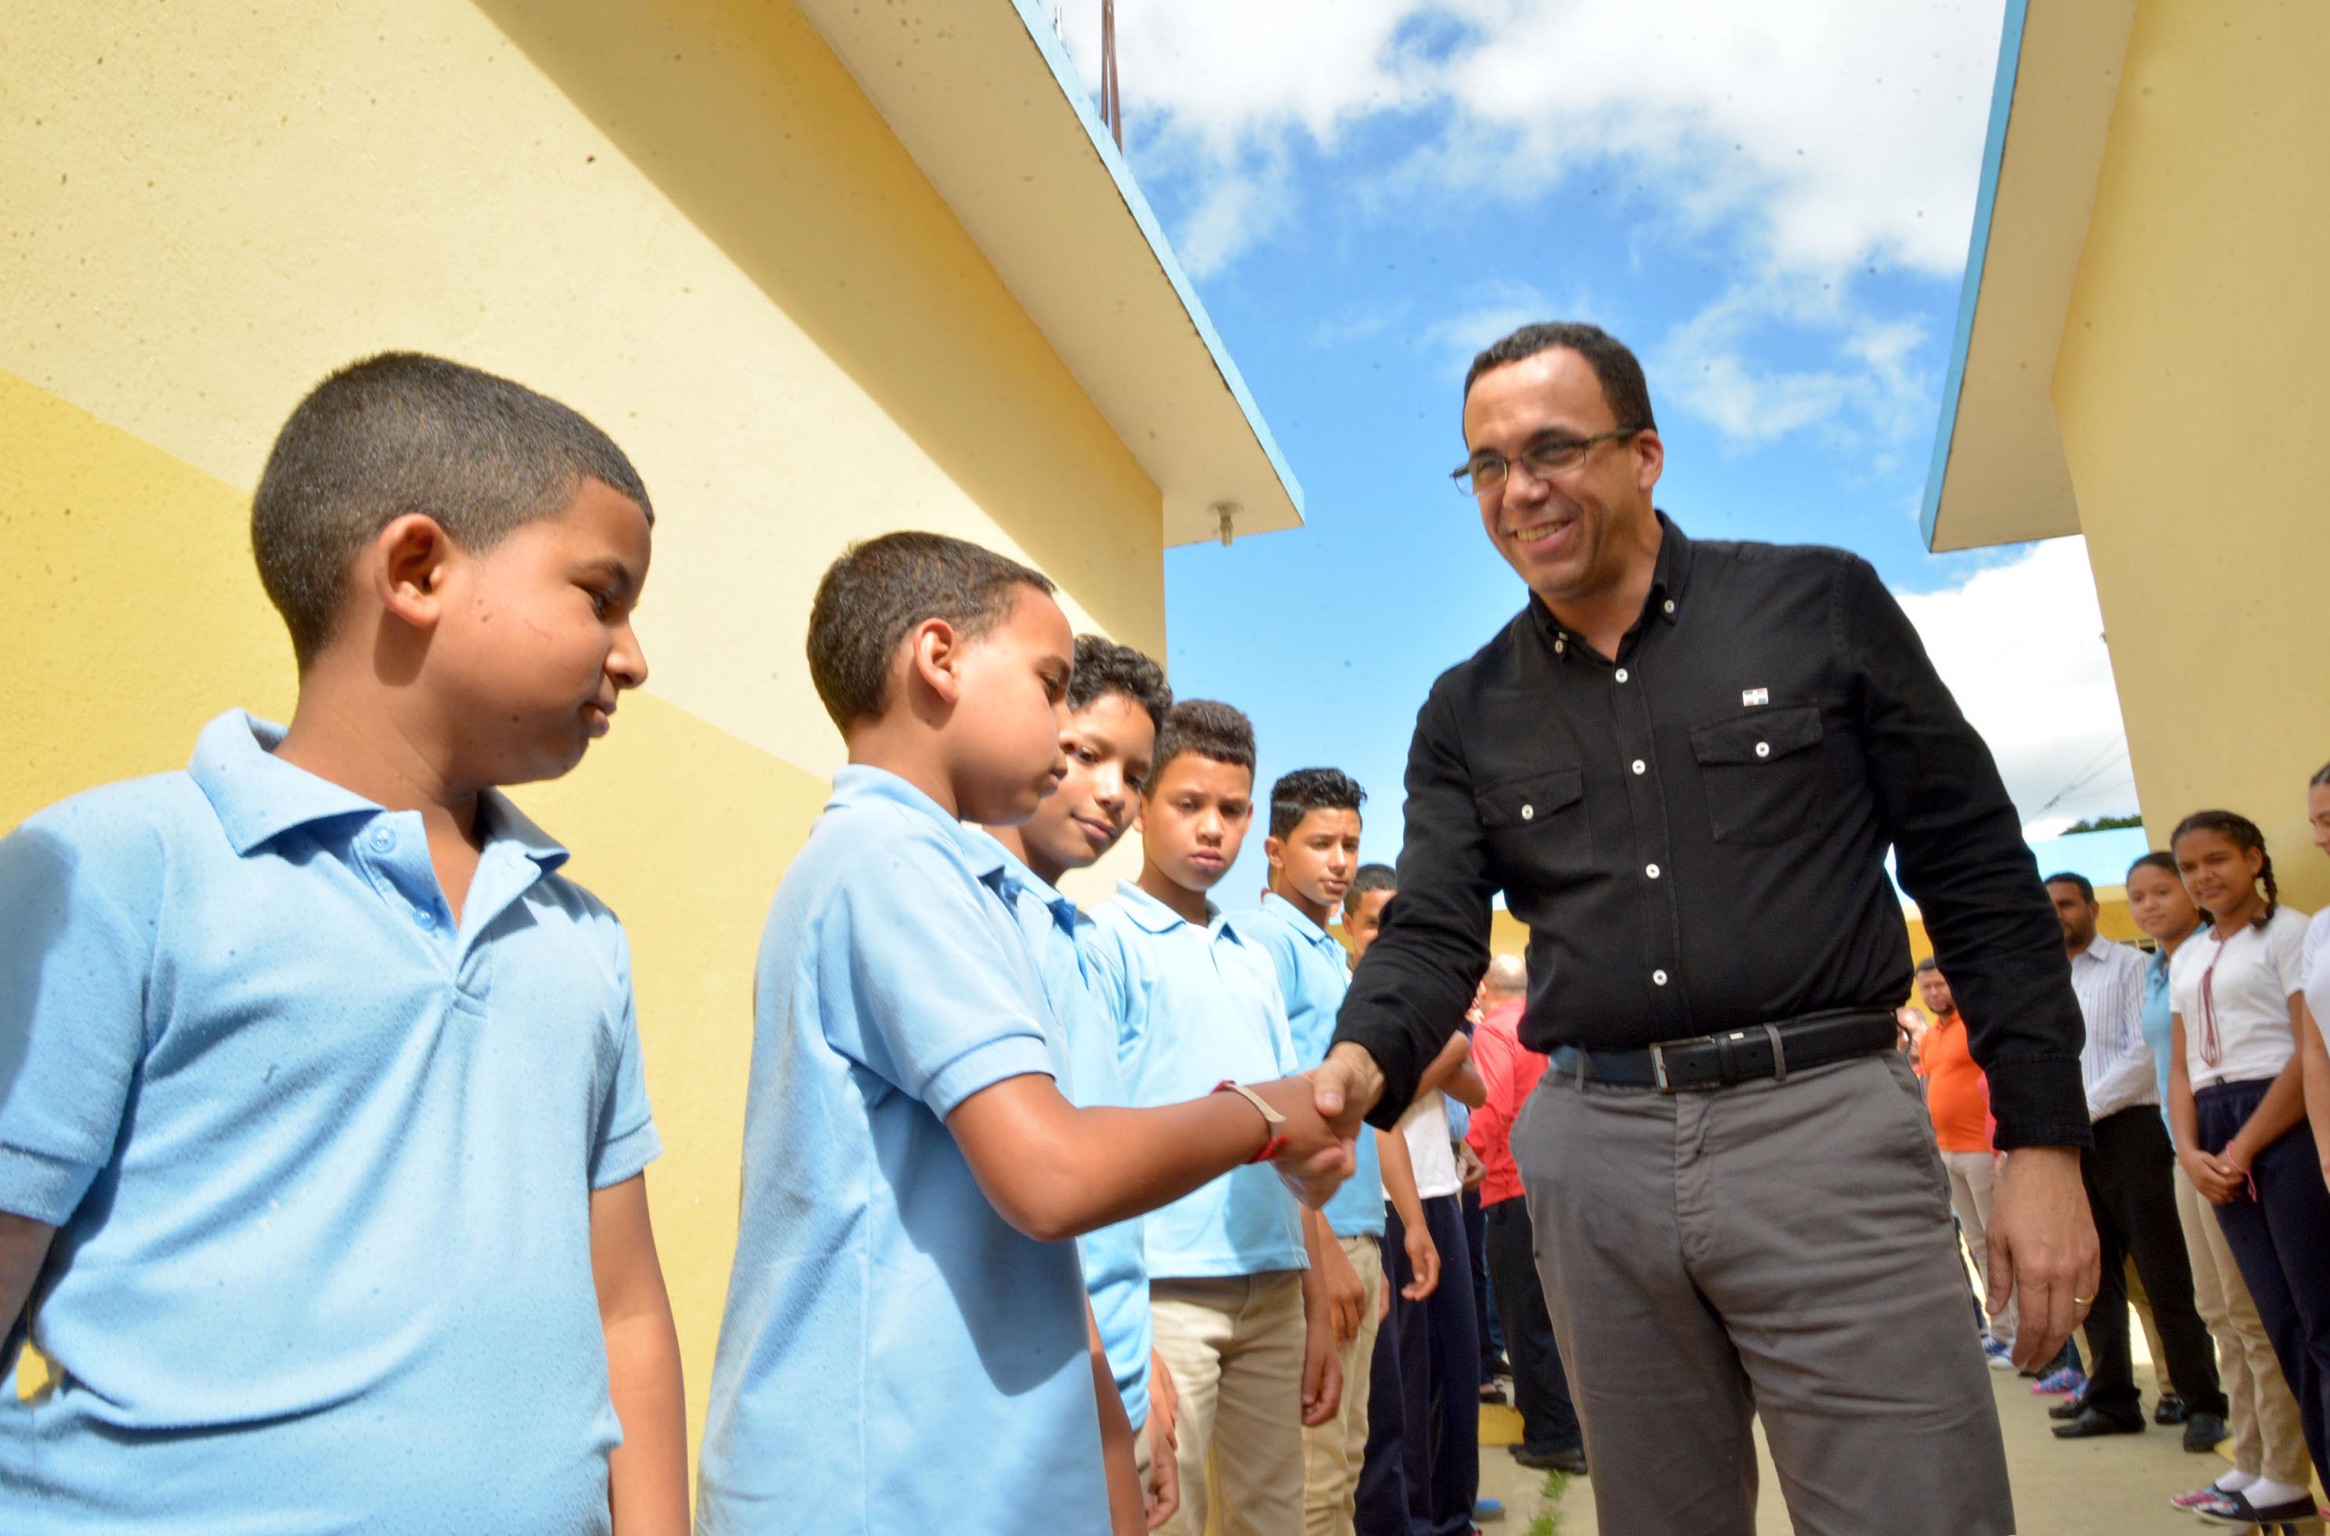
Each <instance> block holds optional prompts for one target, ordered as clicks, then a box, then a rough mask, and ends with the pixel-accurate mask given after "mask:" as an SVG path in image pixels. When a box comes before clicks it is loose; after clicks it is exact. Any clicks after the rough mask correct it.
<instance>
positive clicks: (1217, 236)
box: [1062, 0, 2001, 273]
mask: <svg viewBox="0 0 2330 1536" xmlns="http://www.w3.org/2000/svg"><path fill="white" fill-rule="evenodd" d="M1099 13H1100V5H1099V3H1098V0H1071V3H1069V4H1068V5H1067V7H1066V9H1065V10H1064V11H1063V13H1062V18H1063V21H1064V23H1065V32H1066V35H1067V38H1068V42H1069V45H1070V48H1071V50H1072V52H1074V54H1075V55H1076V57H1077V58H1078V60H1079V61H1080V65H1081V67H1082V68H1083V70H1084V72H1085V74H1086V77H1087V80H1088V81H1093V82H1096V81H1097V79H1098V68H1097V61H1098V55H1099ZM2000 14H2001V5H2000V0H1889V3H1886V4H1870V3H1869V0H1792V3H1790V4H1786V5H1779V6H1751V5H1741V4H1739V3H1737V0H1627V3H1625V4H1611V3H1609V0H1271V3H1270V4H1266V5H1254V4H1250V3H1246V0H1173V3H1171V4H1157V3H1150V4H1131V3H1128V4H1125V5H1122V6H1119V7H1118V13H1117V30H1118V59H1119V63H1120V66H1121V67H1120V77H1121V79H1122V80H1123V82H1124V84H1125V94H1126V120H1127V130H1128V133H1129V134H1130V135H1131V136H1132V137H1133V138H1134V140H1135V142H1136V143H1137V144H1138V145H1139V146H1140V147H1141V149H1142V153H1143V157H1144V162H1145V164H1147V163H1154V164H1155V165H1157V166H1159V167H1160V168H1161V169H1162V170H1163V171H1164V173H1165V174H1168V175H1171V174H1176V173H1180V172H1194V173H1198V174H1205V175H1209V176H1210V175H1215V174H1221V173H1224V172H1227V173H1229V174H1232V175H1235V176H1241V177H1242V176H1246V175H1248V174H1250V169H1251V165H1252V163H1253V158H1254V157H1255V156H1256V155H1258V154H1259V155H1260V156H1261V157H1262V158H1263V160H1264V161H1265V162H1267V161H1269V160H1270V159H1271V158H1273V157H1274V156H1277V155H1280V154H1283V153H1284V152H1285V150H1286V149H1287V147H1288V146H1290V145H1291V144H1292V143H1294V142H1295V141H1297V140H1298V139H1308V140H1309V141H1310V142H1311V143H1312V144H1314V145H1316V146H1318V147H1320V148H1322V149H1324V150H1328V151H1332V150H1334V149H1335V148H1336V147H1337V145H1338V143H1339V142H1340V141H1341V140H1342V138H1343V137H1344V135H1345V134H1346V133H1347V132H1348V130H1349V129H1350V128H1351V127H1352V126H1353V125H1354V124H1355V123H1358V122H1361V121H1363V120H1365V119H1368V118H1372V117H1377V116H1380V115H1383V114H1386V113H1418V114H1422V115H1423V116H1422V117H1421V118H1420V120H1421V121H1426V122H1428V123H1429V124H1430V125H1431V127H1430V133H1431V135H1432V136H1431V138H1430V140H1429V143H1428V145H1427V147H1426V148H1424V149H1423V150H1421V151H1420V152H1419V153H1418V154H1417V155H1416V156H1415V157H1414V158H1413V159H1412V161H1411V162H1410V165H1409V168H1408V169H1409V172H1410V174H1411V175H1415V176H1429V177H1430V178H1431V179H1433V180H1435V181H1438V182H1442V183H1450V182H1453V183H1456V184H1460V185H1473V186H1477V187H1479V188H1482V189H1484V190H1490V191H1492V192H1493V193H1494V194H1496V195H1534V194H1535V193H1537V192H1539V191H1542V190H1543V189H1545V188H1546V187H1548V186H1550V185H1552V184H1553V183H1554V182H1556V181H1558V180H1559V179H1560V178H1561V177H1563V176H1565V175H1568V174H1572V173H1576V172H1580V171H1584V170H1586V169H1588V168H1590V167H1594V166H1597V165H1611V164H1615V165H1616V166H1618V167H1619V168H1620V169H1622V170H1624V171H1625V172H1626V173H1627V174H1629V175H1631V176H1633V177H1636V178H1639V179H1640V180H1641V181H1643V182H1644V183H1645V184H1646V185H1647V186H1648V188H1649V190H1651V191H1652V192H1653V194H1654V200H1655V202H1656V203H1657V205H1658V206H1659V207H1661V208H1662V209H1663V210H1665V212H1666V214H1667V216H1668V217H1671V218H1673V219H1675V220H1678V221H1679V222H1680V223H1681V224H1682V225H1683V226H1684V227H1686V228H1696V229H1709V228H1714V227H1717V226H1726V227H1736V229H1737V230H1738V231H1739V232H1740V234H1741V235H1742V237H1743V238H1744V240H1745V242H1746V244H1747V245H1748V246H1749V247H1751V248H1752V249H1753V250H1754V251H1755V252H1756V253H1757V254H1758V255H1759V256H1760V257H1761V258H1763V259H1764V260H1765V261H1767V262H1769V263H1770V264H1771V265H1772V266H1774V267H1775V268H1777V269H1778V270H1781V271H1786V272H1836V271H1842V270H1844V269H1846V268H1849V267H1852V266H1855V265H1858V264H1861V263H1865V262H1876V261H1882V262H1890V263H1900V264H1902V265H1905V266H1908V267H1910V268H1913V269H1915V270H1919V271H1923V272H1929V273H1949V272H1954V271H1956V270H1957V268H1958V265H1959V263H1960V262H1962V261H1963V260H1964V259H1965V255H1966V235H1967V229H1968V227H1969V224H1970V222H1971V216H1972V209H1973V201H1974V192H1975V183H1976V168H1977V166H1978V164H1979V160H1980V155H1981V149H1982V137H1983V124H1984V117H1985V111H1986V108H1987V105H1988V102H1989V96H1990V86H1991V80H1992V75H1993V70H1994V68H1995V64H1996V59H1997V47H1998V37H1999V22H2000ZM1284 217H1286V210H1285V208H1284V205H1283V203H1278V204H1269V203H1266V202H1264V201H1263V200H1260V199H1256V198H1246V199H1244V200H1243V201H1242V202H1239V203H1235V204H1224V205H1222V206H1220V207H1217V208H1214V209H1213V210H1212V222H1211V223H1210V224H1209V225H1208V226H1207V228H1206V231H1205V240H1206V244H1205V255H1206V259H1208V260H1210V261H1213V262H1215V263H1220V262H1226V261H1228V260H1231V259H1234V258H1235V256H1236V255H1237V253H1238V251H1239V250H1240V249H1242V248H1243V247H1244V245H1246V244H1247V243H1250V242H1251V241H1253V240H1255V239H1258V238H1264V237H1266V236H1267V234H1268V233H1269V231H1270V229H1271V228H1273V227H1274V221H1275V220H1276V219H1282V218H1284Z"/></svg>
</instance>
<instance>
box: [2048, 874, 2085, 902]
mask: <svg viewBox="0 0 2330 1536" xmlns="http://www.w3.org/2000/svg"><path fill="white" fill-rule="evenodd" d="M2047 883H2048V884H2049V885H2068V886H2072V887H2075V888H2076V889H2077V890H2078V892H2079V899H2080V900H2081V901H2084V902H2086V903H2087V904H2088V905H2089V906H2091V907H2092V906H2094V905H2095V882H2094V881H2092V880H2090V879H2088V878H2087V876H2085V875H2082V874H2079V873H2076V872H2075V871H2072V870H2068V869H2067V870H2065V871H2063V873H2061V874H2059V875H2049V876H2048V877H2047Z"/></svg>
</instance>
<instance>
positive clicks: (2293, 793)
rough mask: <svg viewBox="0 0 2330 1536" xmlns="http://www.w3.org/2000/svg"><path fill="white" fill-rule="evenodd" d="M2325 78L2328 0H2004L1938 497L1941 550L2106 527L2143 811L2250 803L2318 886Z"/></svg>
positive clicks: (2329, 198)
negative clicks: (2309, 825) (2315, 787)
mask: <svg viewBox="0 0 2330 1536" xmlns="http://www.w3.org/2000/svg"><path fill="white" fill-rule="evenodd" d="M2325 78H2330V6H2322V5H2318V4H2311V3H2304V0H2285V3H2278V4H2277V3H2268V0H2256V3H2254V4H2245V5H2224V4H2219V3H2216V0H2009V4H2008V6H2007V15H2006V28H2005V39H2004V43H2003V45H2002V48H2001V54H2000V59H1999V69H1998V83H1997V89H1996V94H1995V99H1994V100H1993V102H1992V107H1991V121H1990V139H1989V147H1988V151H1987V153H1986V156H1985V159H1984V163H1983V175H1982V191H1981V198H1980V202H1979V205H1978V209H1977V213H1976V217H1975V228H1974V244H1973V252H1972V256H1971V258H1970V260H1969V263H1968V266H1967V272H1966V284H1965V296H1964V299H1963V301H1962V303H1961V306H1960V310H1959V318H1958V337H1957V344H1956V349H1955V352H1954V354H1953V358H1952V363H1951V368H1950V375H1949V381H1948V386H1947V388H1946V389H1945V391H1944V394H1943V402H1942V422H1941V431H1940V435H1939V438H1938V441H1937V442H1936V445H1935V450H1934V469H1933V473H1932V475H1931V477H1930V479H1929V482H1928V485H1927V491H1926V506H1925V532H1926V539H1927V543H1928V544H1929V545H1930V546H1931V547H1932V548H1934V549H1936V550H1949V549H1968V548H1975V547H1979V546H1984V545H1996V544H2007V543H2015V542H2019V541H2022V540H2028V539H2042V538H2052V537H2056V536H2058V535H2063V534H2072V533H2084V534H2085V535H2086V537H2087V551H2088V559H2089V561H2090V563H2091V565H2092V566H2093V568H2094V572H2095V584H2096V591H2097V595H2098V597H2099V598H2100V599H2101V602H2102V607H2103V618H2104V628H2105V632H2106V639H2107V642H2108V644H2109V647H2110V651H2111V659H2112V670H2113V673H2114V675H2115V676H2116V678H2117V680H2118V686H2119V697H2120V713H2121V716H2122V718H2123V719H2124V720H2125V722H2126V727H2127V735H2128V750H2129V757H2130V759H2131V762H2132V764H2133V766H2134V771H2135V779H2136V790H2137V795H2138V798H2139V800H2140V801H2141V804H2142V809H2143V815H2144V824H2145V826H2146V827H2147V828H2148V829H2149V830H2150V832H2151V834H2152V836H2153V839H2154V841H2155V842H2158V841H2160V840H2163V839H2164V838H2165V837H2166V835H2167V834H2168V832H2169V831H2171V830H2172V829H2173V828H2174V827H2175V825H2176V823H2177V821H2178V820H2179V819H2180V818H2182V817H2183V816H2184V815H2185V814H2186V813H2188V812H2190V811H2194V810H2197V809H2200V808H2202V807H2203V806H2224V807H2227V808H2230V809H2232V810H2236V811H2239V812H2241V813H2242V814H2244V815H2246V816H2249V817H2250V818H2252V819H2253V820H2255V821H2256V822H2257V823H2258V824H2259V825H2260V826H2261V827H2263V828H2264V830H2265V833H2266V837H2267V839H2268V841H2269V842H2270V843H2271V845H2272V847H2273V850H2274V852H2275V854H2276V856H2277V857H2276V859H2275V869H2276V872H2277V874H2279V876H2280V878H2281V884H2282V890H2283V894H2284V896H2285V897H2286V898H2288V899H2290V900H2291V901H2293V902H2295V903H2296V904H2297V905H2298V906H2300V907H2305V908H2316V907H2320V906H2323V905H2326V904H2330V860H2324V859H2322V858H2321V857H2320V856H2318V855H2317V854H2315V853H2314V852H2313V851H2312V850H2311V849H2310V848H2309V847H2308V846H2307V830H2306V825H2305V815H2304V812H2305V785H2306V780H2307V778H2308V777H2309V776H2310V775H2311V774H2312V773H2313V772H2314V771H2315V770H2316V769H2317V768H2319V767H2321V766H2322V763H2323V761H2324V760H2325V759H2326V758H2330V621H2326V620H2325V618H2324V609H2325V603H2324V595H2325V589H2326V586H2330V516H2325V507H2324V492H2323V487H2324V486H2325V485H2330V431H2326V430H2325V429H2324V426H2323V423H2324V422H2325V421H2330V368H2326V367H2325V366H2324V361H2323V360H2324V358H2325V357H2330V284H2325V282H2324V276H2323V275H2324V273H2326V272H2330V195H2326V193H2325V190H2324V189H2325V187H2326V186H2330V92H2325V91H2324V89H2323V84H2322V82H2323V81H2324V79H2325ZM2042 862H2044V860H2043V858H2042ZM2097 883H2098V884H2099V885H2100V884H2101V883H2102V882H2101V881H2100V880H2099V881H2098V882H2097ZM2114 883H2117V881H2116V880H2115V882H2114Z"/></svg>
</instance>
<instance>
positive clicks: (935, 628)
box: [906, 619, 966, 708]
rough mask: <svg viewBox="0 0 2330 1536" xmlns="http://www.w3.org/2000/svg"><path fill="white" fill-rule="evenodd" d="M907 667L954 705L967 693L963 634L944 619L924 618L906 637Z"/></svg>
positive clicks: (942, 700)
mask: <svg viewBox="0 0 2330 1536" xmlns="http://www.w3.org/2000/svg"><path fill="white" fill-rule="evenodd" d="M906 648H907V649H906V671H907V676H908V677H909V679H911V680H913V681H916V682H919V683H921V685H922V686H923V687H925V688H928V689H929V690H930V691H931V692H932V693H933V694H935V695H936V696H937V697H938V700H939V702H940V703H942V704H945V705H947V706H948V707H949V708H952V707H953V706H954V705H955V704H956V703H958V702H960V701H961V699H962V696H963V657H964V654H965V651H966V647H965V646H964V644H963V637H962V635H961V634H960V633H958V632H957V631H956V629H955V626H954V625H952V624H949V623H948V622H947V621H946V620H944V619H924V620H923V621H922V622H921V623H920V624H917V625H915V626H914V628H913V630H912V631H911V632H910V633H908V635H907V637H906Z"/></svg>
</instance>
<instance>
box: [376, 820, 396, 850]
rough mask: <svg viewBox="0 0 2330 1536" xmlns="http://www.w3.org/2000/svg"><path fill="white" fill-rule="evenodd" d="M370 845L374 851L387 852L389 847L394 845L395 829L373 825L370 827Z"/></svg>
mask: <svg viewBox="0 0 2330 1536" xmlns="http://www.w3.org/2000/svg"><path fill="white" fill-rule="evenodd" d="M372 846H373V849H374V851H376V852H379V853H386V852H388V850H389V849H391V848H394V847H395V846H396V830H395V829H394V828H392V827H385V826H376V827H374V828H373V829H372Z"/></svg>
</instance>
